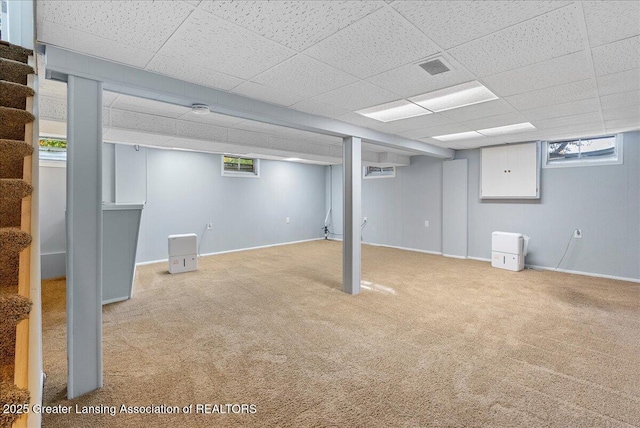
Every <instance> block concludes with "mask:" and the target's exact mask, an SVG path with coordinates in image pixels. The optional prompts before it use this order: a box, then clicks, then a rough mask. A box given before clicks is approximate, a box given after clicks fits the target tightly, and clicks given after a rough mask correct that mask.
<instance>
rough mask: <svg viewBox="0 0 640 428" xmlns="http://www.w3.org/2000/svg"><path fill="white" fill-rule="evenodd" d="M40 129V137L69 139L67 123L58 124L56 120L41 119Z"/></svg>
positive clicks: (39, 121) (39, 122)
mask: <svg viewBox="0 0 640 428" xmlns="http://www.w3.org/2000/svg"><path fill="white" fill-rule="evenodd" d="M38 128H39V131H40V135H42V136H47V137H59V138H66V137H67V123H66V122H58V121H55V120H44V119H42V118H40V120H38Z"/></svg>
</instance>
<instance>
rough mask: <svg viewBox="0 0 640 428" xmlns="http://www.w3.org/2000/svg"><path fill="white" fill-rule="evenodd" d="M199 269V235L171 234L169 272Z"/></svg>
mask: <svg viewBox="0 0 640 428" xmlns="http://www.w3.org/2000/svg"><path fill="white" fill-rule="evenodd" d="M197 269H198V236H197V235H196V234H195V233H186V234H183V235H169V273H181V272H189V271H194V270H197Z"/></svg>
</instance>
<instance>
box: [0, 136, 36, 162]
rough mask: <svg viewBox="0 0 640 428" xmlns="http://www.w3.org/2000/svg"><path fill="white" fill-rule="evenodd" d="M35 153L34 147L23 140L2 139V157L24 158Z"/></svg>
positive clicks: (0, 152)
mask: <svg viewBox="0 0 640 428" xmlns="http://www.w3.org/2000/svg"><path fill="white" fill-rule="evenodd" d="M32 153H33V146H32V145H31V144H29V143H25V142H24V141H23V140H11V139H7V138H0V155H2V157H5V156H6V157H12V158H24V157H25V156H29V155H31V154H32Z"/></svg>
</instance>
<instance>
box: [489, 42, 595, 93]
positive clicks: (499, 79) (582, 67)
mask: <svg viewBox="0 0 640 428" xmlns="http://www.w3.org/2000/svg"><path fill="white" fill-rule="evenodd" d="M588 55H589V53H588V52H586V51H581V52H575V53H572V54H569V55H565V56H561V57H558V58H553V59H550V60H547V61H542V62H539V63H536V64H531V65H527V66H525V67H521V68H516V69H514V70H509V71H505V72H504V73H498V74H494V75H491V76H487V77H484V78H483V79H482V81H483V83H485V85H486V86H487V87H488V88H489V89H491V91H492V92H493V93H495V94H496V95H498V96H500V97H506V96H509V95H516V94H521V93H523V92H529V91H534V90H536V89H544V88H548V87H551V86H557V85H561V84H563V83H569V82H575V81H578V80H584V79H588V78H590V77H592V74H591V63H590V59H589V57H588Z"/></svg>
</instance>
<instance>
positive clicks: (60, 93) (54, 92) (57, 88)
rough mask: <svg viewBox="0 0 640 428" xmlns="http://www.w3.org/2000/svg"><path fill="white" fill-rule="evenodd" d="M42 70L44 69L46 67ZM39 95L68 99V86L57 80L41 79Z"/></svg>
mask: <svg viewBox="0 0 640 428" xmlns="http://www.w3.org/2000/svg"><path fill="white" fill-rule="evenodd" d="M42 69H44V67H43V68H42ZM38 94H39V95H42V96H47V97H53V98H63V99H67V84H66V83H64V82H58V81H56V80H49V79H41V80H39V81H38ZM103 100H104V95H103Z"/></svg>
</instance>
